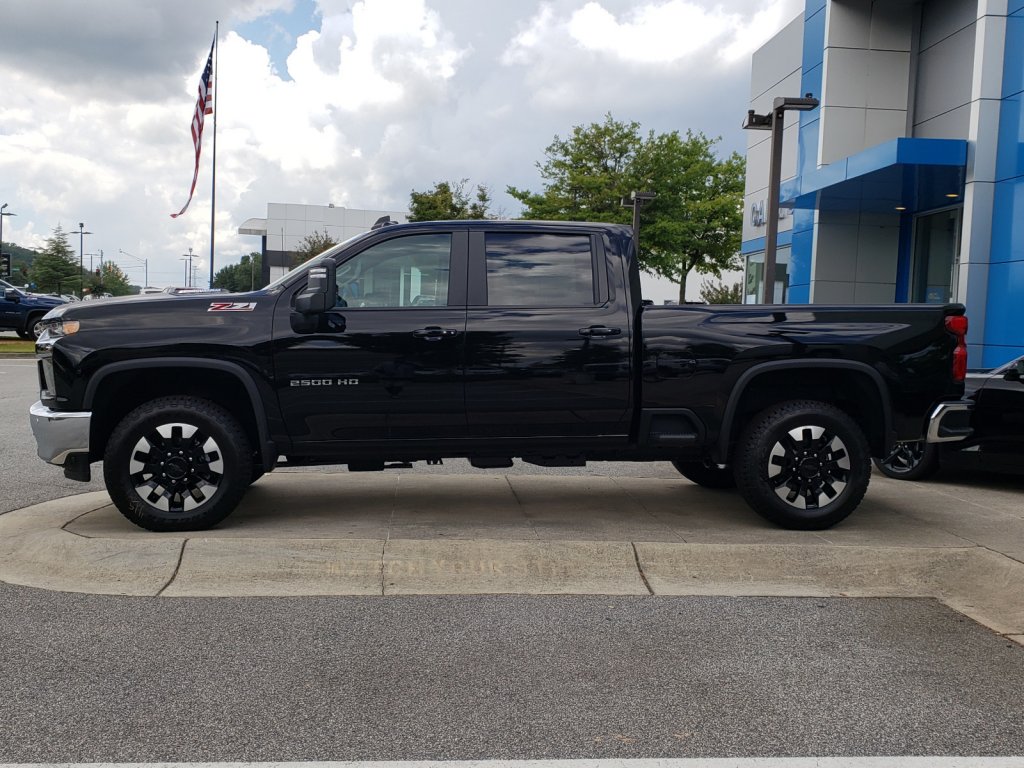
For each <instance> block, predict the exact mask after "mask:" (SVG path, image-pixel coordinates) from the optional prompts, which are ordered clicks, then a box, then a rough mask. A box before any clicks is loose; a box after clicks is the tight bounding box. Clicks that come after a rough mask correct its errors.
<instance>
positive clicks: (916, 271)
mask: <svg viewBox="0 0 1024 768" xmlns="http://www.w3.org/2000/svg"><path fill="white" fill-rule="evenodd" d="M805 94H810V95H812V96H814V97H815V98H817V99H819V101H820V105H819V106H818V107H817V108H815V109H812V110H809V111H803V112H796V111H793V112H787V113H786V119H785V129H784V133H783V154H782V174H781V177H782V180H783V181H782V187H781V195H780V200H781V208H780V210H779V222H778V224H779V234H778V248H777V251H776V261H777V265H776V270H775V296H776V300H777V301H780V302H784V303H790V304H804V303H852V304H877V303H892V302H926V303H945V302H950V301H957V302H962V303H963V304H965V305H966V306H967V310H968V316H969V318H970V331H969V334H968V342H969V347H970V359H971V364H972V365H974V366H982V365H984V366H995V365H998V364H1001V363H1003V362H1005V361H1007V360H1009V359H1011V358H1013V357H1016V356H1018V355H1022V354H1024V150H1022V147H1024V144H1022V142H1024V110H1022V108H1021V102H1022V96H1024V0H874V1H873V0H806V6H805V9H804V12H803V13H802V14H801V15H800V16H798V17H797V18H796V19H794V20H793V21H792V22H791V23H790V24H788V25H787V26H786V27H785V28H784V29H783V30H782V31H781V32H779V33H778V34H777V35H776V36H775V37H774V38H773V39H772V40H770V41H769V42H768V43H766V44H765V45H764V46H763V47H762V48H761V49H760V50H758V51H757V52H756V53H755V54H754V56H753V67H752V76H751V99H750V108H751V109H752V110H754V112H755V113H756V114H771V112H772V109H773V102H774V100H775V98H776V97H801V96H804V95H805ZM739 117H740V116H739V115H738V116H737V119H738V118H739ZM747 138H748V148H747V181H746V191H745V213H744V223H743V246H742V251H743V255H744V259H745V262H746V267H745V268H746V275H745V285H746V288H745V293H746V300H747V301H755V300H757V297H759V296H761V295H762V293H761V292H762V290H763V280H764V251H765V226H766V223H767V216H769V215H771V211H770V210H768V209H767V206H766V201H767V197H768V174H769V159H770V157H769V156H770V152H769V149H770V145H771V141H770V132H767V131H750V132H749V133H748V136H747Z"/></svg>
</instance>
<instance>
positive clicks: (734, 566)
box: [0, 476, 1024, 644]
mask: <svg viewBox="0 0 1024 768" xmlns="http://www.w3.org/2000/svg"><path fill="white" fill-rule="evenodd" d="M600 481H601V479H600V478H599V479H598V482H596V483H595V480H594V478H586V479H584V480H583V481H581V482H579V483H576V484H575V485H576V486H579V487H585V488H587V489H589V490H590V491H591V492H594V491H597V490H600V485H601V482H600ZM378 482H379V481H378ZM478 482H479V484H480V487H481V488H482V489H483V490H488V489H490V490H492V491H493V490H494V489H495V488H497V484H496V483H495V482H494V478H482V479H481V480H480V481H478ZM652 482H654V481H652ZM660 482H662V483H665V484H672V485H677V484H678V481H660ZM300 483H301V484H302V485H304V486H306V487H308V486H309V484H310V481H309V478H308V477H304V476H303V477H299V476H293V477H292V478H284V479H278V480H277V481H276V485H277V486H278V487H290V486H293V485H298V484H300ZM516 483H517V484H518V485H520V486H522V487H523V488H524V489H527V487H528V488H531V489H532V491H533V493H534V494H536V495H537V496H538V498H539V497H542V496H543V497H545V498H546V501H544V502H540V501H538V502H537V503H538V504H541V503H543V504H545V505H547V506H546V507H544V509H547V510H548V511H549V512H550V509H551V506H552V505H554V503H555V502H553V501H552V500H551V499H550V498H547V497H546V489H549V488H550V487H552V486H551V483H550V478H544V479H539V478H530V477H519V478H516ZM314 484H315V483H314ZM467 484H468V483H467V481H466V480H465V478H459V479H456V480H451V479H444V478H431V479H429V480H422V479H420V480H419V481H417V482H416V483H415V484H413V485H415V487H416V490H417V496H416V503H417V504H420V505H422V504H426V503H428V502H429V501H430V498H429V494H428V493H426V491H425V489H429V488H430V487H437V488H440V489H441V490H442V491H443V493H442V496H443V497H444V498H445V499H446V500H447V501H448V502H450V495H451V492H452V489H453V488H454V489H465V487H466V486H467ZM567 485H568V486H570V490H571V488H572V486H573V483H571V482H570V483H567ZM595 486H597V487H595ZM541 491H544V493H542V492H541ZM522 495H523V496H529V492H525V493H522ZM570 495H571V494H570ZM264 501H265V499H264ZM594 503H595V504H597V505H599V506H600V505H601V504H602V503H606V501H602V499H600V498H599V497H598V498H596V499H595V502H594ZM257 506H258V505H257ZM570 506H572V508H573V511H572V513H571V514H578V513H579V510H578V509H577V507H578V506H579V498H578V497H575V496H574V497H572V503H571V505H570ZM481 514H482V515H483V514H487V512H484V513H481ZM540 514H542V511H541V510H540V508H537V509H535V510H533V511H531V512H530V513H529V514H527V517H530V516H531V515H540ZM552 514H553V513H552ZM117 517H118V516H117V514H116V511H113V510H112V508H111V506H110V503H109V498H108V497H107V495H106V494H105V493H102V492H99V493H88V494H82V495H79V496H72V497H67V498H63V499H58V500H55V501H50V502H46V503H44V504H38V505H35V506H33V507H27V508H25V509H21V510H17V511H15V512H9V513H7V514H5V515H2V516H0V580H2V581H5V582H8V583H10V584H18V585H22V586H27V587H36V588H40V589H48V590H56V591H65V592H82V593H94V594H108V595H134V596H150V597H153V596H161V597H225V596H232V597H240V596H308V595H377V596H387V595H411V594H463V595H465V594H580V595H582V594H599V595H613V594H614V595H648V594H650V595H725V596H787V597H927V598H934V599H937V600H940V601H941V602H943V603H945V604H946V605H948V606H950V607H951V608H953V609H954V610H957V611H959V612H961V613H963V614H965V615H966V616H969V617H970V618H972V619H974V620H975V621H977V622H979V623H981V624H983V625H985V626H987V627H989V628H991V629H992V630H994V631H995V632H997V633H999V634H1002V635H1004V636H1006V637H1008V638H1010V639H1013V640H1015V641H1016V642H1021V643H1022V644H1024V599H1022V598H1021V596H1022V595H1024V563H1021V562H1019V561H1017V560H1015V559H1013V558H1011V557H1009V556H1006V555H1003V554H1000V553H998V552H994V551H992V550H990V549H987V548H985V547H982V546H969V545H968V546H956V545H952V546H951V545H950V544H949V543H945V540H944V539H941V540H942V541H943V542H944V544H943V545H941V546H917V547H914V546H865V545H858V544H853V545H835V544H831V543H826V542H824V541H822V540H821V539H820V538H808V540H807V543H806V544H800V543H791V541H788V540H783V541H782V542H780V543H747V542H743V541H742V537H740V538H741V543H717V542H710V543H709V542H700V543H694V542H686V541H679V540H677V541H620V540H600V541H598V540H582V538H576V539H558V540H550V539H548V540H541V539H539V538H536V536H535V537H534V538H532V539H524V538H522V536H523V534H522V533H521V532H517V533H515V534H514V535H510V536H509V537H508V538H489V537H487V536H474V537H473V538H462V539H454V538H444V539H436V538H434V539H428V538H418V537H414V536H408V537H404V538H403V537H395V536H394V535H392V531H391V529H390V528H389V529H388V535H386V536H383V537H378V536H370V537H359V536H358V535H351V536H344V535H341V536H336V537H334V538H325V537H323V536H320V537H316V538H308V537H296V536H277V535H273V532H270V535H268V533H267V532H266V531H264V532H263V534H262V536H260V537H255V536H246V535H245V533H246V529H245V527H244V526H237V527H236V528H235V530H234V531H229V532H228V533H231V534H232V535H230V536H226V535H223V534H224V532H223V531H213V532H210V533H211V534H221V535H204V534H201V533H200V534H195V535H191V534H190V535H176V536H165V535H153V534H147V533H144V532H141V531H140V532H137V533H136V532H135V531H133V530H125V532H124V533H123V534H122V536H120V537H116V536H113V535H110V531H112V530H114V528H113V525H114V523H115V522H116V518H117ZM502 524H503V525H507V526H512V525H513V523H512V522H510V521H506V522H504V523H502ZM124 525H127V523H124ZM285 527H287V526H286V525H285ZM472 527H473V526H472V525H470V526H469V528H472ZM553 527H557V526H553ZM641 527H642V526H641ZM411 530H413V531H415V532H418V531H420V530H421V529H420V528H413V529H411ZM515 530H516V531H518V530H519V529H515ZM76 531H97V532H99V531H103V532H105V534H106V535H104V534H103V533H101V534H99V535H83V534H82V533H79V532H76ZM616 531H618V529H616ZM499 532H500V531H499ZM492 535H493V534H492ZM721 535H724V534H721ZM515 536H519V537H520V538H515ZM957 541H958V542H961V541H965V540H963V539H957ZM965 543H966V542H965Z"/></svg>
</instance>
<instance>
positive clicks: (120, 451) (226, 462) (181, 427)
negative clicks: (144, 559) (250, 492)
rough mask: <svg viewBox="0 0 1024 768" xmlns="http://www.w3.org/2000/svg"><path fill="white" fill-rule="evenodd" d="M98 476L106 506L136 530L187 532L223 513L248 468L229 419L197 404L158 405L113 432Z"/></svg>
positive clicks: (244, 484) (244, 444) (239, 433)
mask: <svg viewBox="0 0 1024 768" xmlns="http://www.w3.org/2000/svg"><path fill="white" fill-rule="evenodd" d="M103 476H104V480H105V482H106V485H107V491H108V492H109V493H110V497H111V499H112V500H113V501H114V504H115V505H116V506H117V508H118V509H119V510H120V511H121V513H122V514H123V515H124V516H125V517H127V518H128V519H129V520H131V521H132V522H133V523H135V524H136V525H139V526H141V527H143V528H146V529H148V530H151V531H191V530H202V529H205V528H210V527H212V526H214V525H216V524H217V523H219V522H220V521H221V520H223V519H224V518H225V517H227V516H228V515H229V514H230V513H231V511H232V510H233V509H234V508H235V506H236V505H237V504H238V502H239V501H240V500H241V498H242V496H243V494H244V493H245V490H246V489H247V488H248V486H249V484H250V482H251V480H252V476H253V467H252V459H251V455H250V449H249V441H248V438H247V437H246V435H245V432H244V431H243V430H242V428H241V426H239V424H238V422H237V421H236V420H235V418H234V417H233V416H232V415H231V414H230V413H228V412H227V411H226V410H224V409H223V408H221V407H220V406H218V405H216V404H214V403H211V402H209V401H206V400H201V399H199V398H193V397H165V398H160V399H158V400H154V401H152V402H150V403H146V404H145V405H142V406H139V407H138V408H136V409H135V410H134V411H132V412H131V413H129V414H128V415H127V416H125V417H124V419H122V421H121V423H120V424H118V426H117V428H116V429H115V430H114V433H113V434H112V435H111V437H110V441H109V442H108V444H107V452H106V455H105V456H104V460H103Z"/></svg>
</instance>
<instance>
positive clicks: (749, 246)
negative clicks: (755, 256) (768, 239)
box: [740, 229, 793, 255]
mask: <svg viewBox="0 0 1024 768" xmlns="http://www.w3.org/2000/svg"><path fill="white" fill-rule="evenodd" d="M764 240H765V239H764V238H763V237H755V238H753V239H752V240H744V241H743V243H742V244H741V245H740V253H742V254H744V255H746V254H748V253H759V252H760V251H763V250H764ZM792 242H793V232H792V230H789V229H785V230H783V231H782V232H779V234H778V236H777V237H776V241H775V247H776V248H782V247H784V246H787V245H789V244H790V243H792Z"/></svg>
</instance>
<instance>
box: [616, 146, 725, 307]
mask: <svg viewBox="0 0 1024 768" xmlns="http://www.w3.org/2000/svg"><path fill="white" fill-rule="evenodd" d="M717 142H718V139H709V138H708V137H707V136H705V135H704V134H702V133H696V134H694V133H692V132H690V131H687V132H686V137H685V138H683V137H682V136H680V134H679V132H678V131H672V132H671V133H666V134H661V135H658V136H653V135H652V136H651V137H650V138H649V139H648V140H647V141H646V142H645V143H644V146H643V148H642V149H641V151H640V152H639V153H638V155H637V158H636V174H637V177H638V178H642V179H645V181H646V184H645V186H646V187H647V188H649V189H650V190H651V191H653V192H654V193H655V198H654V199H653V200H652V201H651V202H650V203H649V204H648V205H647V206H646V207H645V208H644V209H643V210H642V213H641V227H640V264H641V266H642V267H643V268H644V269H645V270H646V271H648V272H653V273H654V274H656V275H660V276H661V277H665V278H668V279H669V280H672V281H673V282H674V283H676V284H678V285H679V302H680V303H683V302H684V301H685V300H686V280H687V277H688V276H689V274H690V272H693V271H696V272H699V273H701V274H706V275H714V276H715V277H721V275H722V272H723V271H724V270H728V269H736V268H737V267H738V265H739V264H738V262H739V256H738V254H739V247H740V232H741V228H742V226H743V182H744V175H745V163H744V160H743V158H742V157H740V155H738V154H736V153H735V152H734V153H733V154H732V155H731V156H729V157H727V158H725V159H724V160H720V159H718V158H717V157H716V156H715V153H714V145H715V144H716V143H717Z"/></svg>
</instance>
